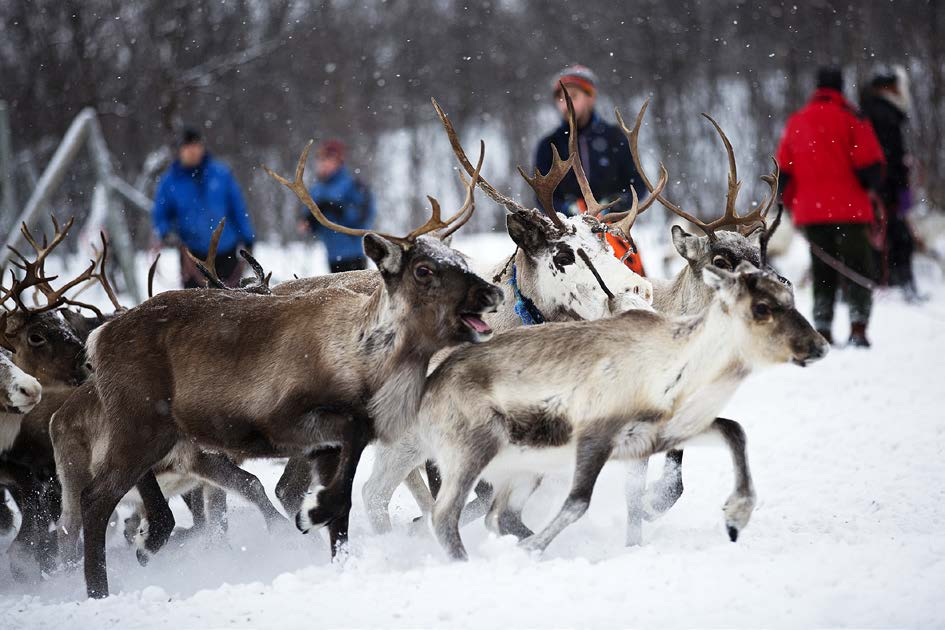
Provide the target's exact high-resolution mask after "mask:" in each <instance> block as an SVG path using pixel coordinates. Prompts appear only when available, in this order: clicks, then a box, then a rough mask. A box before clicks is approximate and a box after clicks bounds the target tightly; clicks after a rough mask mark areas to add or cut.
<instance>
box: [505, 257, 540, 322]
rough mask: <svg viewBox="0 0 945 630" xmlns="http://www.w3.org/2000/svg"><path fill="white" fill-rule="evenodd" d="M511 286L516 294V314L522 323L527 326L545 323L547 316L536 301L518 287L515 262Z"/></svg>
mask: <svg viewBox="0 0 945 630" xmlns="http://www.w3.org/2000/svg"><path fill="white" fill-rule="evenodd" d="M509 286H510V287H512V293H514V294H515V314H516V315H518V318H519V319H520V320H522V324H523V325H525V326H532V325H534V324H544V323H545V316H544V315H542V314H541V311H540V310H538V307H537V306H535V303H534V302H532V301H531V300H530V299H529V298H527V297H525V296H524V295H522V292H521V290H519V288H518V270H517V269H516V268H515V263H512V278H511V279H510V280H509Z"/></svg>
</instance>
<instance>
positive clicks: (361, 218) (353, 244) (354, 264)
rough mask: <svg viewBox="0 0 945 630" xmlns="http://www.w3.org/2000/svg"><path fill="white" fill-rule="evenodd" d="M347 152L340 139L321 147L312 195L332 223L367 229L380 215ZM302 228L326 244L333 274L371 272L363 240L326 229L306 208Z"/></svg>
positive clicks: (300, 224)
mask: <svg viewBox="0 0 945 630" xmlns="http://www.w3.org/2000/svg"><path fill="white" fill-rule="evenodd" d="M345 153H346V147H345V145H344V143H343V142H341V141H340V140H335V139H331V140H326V141H325V142H323V143H322V144H321V145H319V147H318V152H317V153H316V162H315V173H316V175H317V177H318V180H317V181H316V182H315V183H314V184H313V185H312V188H311V189H310V190H309V193H310V194H311V195H312V199H314V200H315V203H317V204H318V207H319V208H320V209H321V211H322V213H324V215H325V216H326V217H327V218H328V219H329V220H331V221H333V222H334V223H338V224H341V225H344V226H346V227H350V228H356V229H362V230H367V229H370V228H371V226H372V225H373V223H374V217H375V215H376V210H375V208H374V198H373V195H372V194H371V191H370V190H368V188H367V186H365V185H364V184H363V183H361V182H360V181H358V180H357V179H355V177H354V175H352V173H351V171H350V170H348V167H347V166H345ZM299 229H300V231H305V232H309V233H311V234H312V235H314V236H315V237H316V238H319V239H321V241H322V243H324V244H325V249H326V250H328V266H329V268H330V269H331V272H332V273H339V272H341V271H354V270H356V269H367V258H366V257H365V256H364V248H363V247H362V245H361V237H359V236H351V235H348V234H341V233H340V232H335V231H334V230H331V229H329V228H326V227H325V226H323V225H322V224H320V223H319V222H318V221H316V220H315V217H313V216H312V214H311V213H310V212H309V211H308V209H306V208H303V209H302V213H301V221H300V223H299Z"/></svg>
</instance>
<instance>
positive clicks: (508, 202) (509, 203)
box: [430, 98, 527, 212]
mask: <svg viewBox="0 0 945 630" xmlns="http://www.w3.org/2000/svg"><path fill="white" fill-rule="evenodd" d="M430 100H431V101H432V102H433V109H435V110H436V115H437V116H439V117H440V122H441V123H443V128H444V129H445V130H446V136H447V137H448V138H449V141H450V146H451V147H452V148H453V154H454V155H456V159H457V160H458V161H459V163H460V165H461V166H462V167H463V169H464V170H465V171H466V174H467V175H469V176H470V177H472V175H473V173H474V172H475V169H474V168H473V165H472V162H470V161H469V158H468V157H466V152H465V151H464V150H463V145H462V144H460V142H459V137H458V136H457V135H456V130H455V129H454V128H453V123H452V122H450V119H449V116H447V115H446V113H445V112H444V111H443V109H442V108H441V107H440V104H439V103H437V102H436V99H435V98H431V99H430ZM479 187H480V188H482V190H483V192H485V193H486V195H488V196H489V198H490V199H492V200H493V201H495V202H496V203H497V204H499V205H501V206H505V207H506V209H508V210H510V211H511V212H515V211H517V210H526V209H527V208H525V206H523V205H522V204H520V203H519V202H517V201H515V200H514V199H512V198H510V197H506V196H505V195H503V194H502V193H500V192H499V191H498V190H496V189H495V186H493V185H492V184H490V183H489V182H488V181H486V180H485V178H483V177H482V176H481V175H480V176H479Z"/></svg>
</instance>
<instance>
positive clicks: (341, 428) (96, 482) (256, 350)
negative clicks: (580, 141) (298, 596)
mask: <svg viewBox="0 0 945 630" xmlns="http://www.w3.org/2000/svg"><path fill="white" fill-rule="evenodd" d="M310 146H311V143H310V144H309V146H308V147H306V149H305V150H304V151H303V153H302V156H301V158H300V160H299V164H298V167H297V169H296V174H295V179H294V181H291V182H290V181H288V180H285V179H283V178H280V177H278V176H275V174H273V175H274V176H275V177H276V178H277V179H278V180H279V181H280V182H282V183H283V184H284V185H286V186H287V187H289V188H290V189H291V190H292V191H293V192H294V193H296V194H297V195H298V196H299V197H300V198H301V199H302V201H303V202H304V203H305V204H306V206H308V208H309V210H310V211H311V212H312V214H313V215H314V216H315V217H316V219H317V220H318V221H319V222H321V223H322V224H323V225H326V226H328V227H330V228H332V229H336V230H341V231H346V232H348V233H355V234H360V235H363V237H364V249H365V253H366V254H367V255H368V256H370V257H371V259H372V260H373V261H374V262H375V263H376V264H377V266H378V268H379V269H380V271H381V274H382V276H383V278H384V284H383V286H381V287H379V288H378V290H377V291H375V292H374V293H373V294H372V295H370V296H366V295H360V294H357V293H354V292H351V291H347V290H344V289H327V290H323V291H313V292H308V293H303V294H297V295H291V296H275V295H272V296H261V295H255V294H252V293H247V292H238V291H227V292H223V291H212V290H202V289H196V290H189V291H169V292H166V293H162V294H160V295H157V296H155V297H154V298H152V299H151V300H148V301H147V302H145V303H143V304H141V305H139V306H137V307H135V308H133V309H131V310H129V311H128V312H127V313H124V314H122V315H121V316H119V317H117V318H115V319H114V320H113V321H111V322H109V323H108V324H106V325H105V326H103V327H101V328H99V329H98V330H96V331H95V332H93V334H92V336H91V337H90V339H89V343H88V354H89V358H90V360H91V363H92V365H93V367H94V369H95V373H96V377H95V389H96V392H97V393H98V396H99V398H100V399H101V403H102V405H103V407H104V414H103V416H102V422H101V423H100V425H101V426H99V427H97V429H98V430H97V431H95V432H92V433H91V435H88V436H87V437H88V438H89V439H91V440H92V441H91V444H90V445H89V452H90V453H91V455H92V457H91V461H90V464H91V478H90V480H89V482H88V484H87V486H86V487H85V488H84V489H83V490H82V491H81V512H82V525H83V532H84V547H85V577H86V586H87V590H88V593H89V596H91V597H103V596H105V595H107V594H108V580H107V574H106V567H105V529H106V527H107V522H108V516H109V514H110V513H111V511H112V510H113V509H114V507H115V505H116V504H117V503H118V501H119V500H120V499H121V498H122V497H123V496H124V494H125V493H126V492H127V491H128V490H129V489H130V488H131V487H132V486H133V485H135V484H136V483H138V482H139V480H142V481H147V480H148V478H149V477H151V478H153V473H151V472H150V471H151V469H152V468H153V467H154V466H155V465H156V464H158V463H159V462H160V461H161V460H162V459H164V458H165V457H167V456H169V455H170V456H176V455H177V454H182V455H189V453H190V452H192V451H193V450H194V448H195V447H200V448H204V449H213V450H214V451H216V452H218V453H221V454H224V453H225V454H229V455H233V456H236V457H247V456H249V457H284V456H287V455H288V456H292V455H313V454H314V453H315V452H317V451H318V449H320V448H324V447H326V446H332V447H334V446H339V445H340V447H341V449H340V457H339V463H338V468H337V474H336V475H335V477H334V479H332V480H331V481H330V482H329V484H328V486H327V487H326V488H324V489H322V490H321V491H319V492H318V493H317V495H316V496H317V498H318V500H319V505H320V510H319V511H318V513H317V514H316V515H315V519H313V520H316V521H317V522H318V524H329V525H330V531H331V534H332V539H333V540H332V542H333V549H335V548H337V545H338V544H339V543H341V542H343V540H344V538H345V536H346V533H347V520H348V513H349V511H350V505H351V496H350V495H351V483H352V481H353V477H354V471H355V469H356V467H357V463H358V460H359V459H360V456H361V452H362V451H363V449H364V447H365V446H366V445H367V444H368V443H369V442H370V441H371V440H373V439H375V438H379V439H381V440H387V441H390V440H393V439H396V437H397V436H398V435H399V434H400V433H402V432H403V430H404V423H405V422H409V421H410V420H412V418H413V414H414V412H415V409H416V406H417V405H418V403H419V397H420V394H421V392H422V388H423V384H424V382H425V378H426V371H427V364H428V362H429V359H430V357H431V356H432V355H433V354H434V353H435V352H436V351H438V350H439V349H441V348H443V347H446V346H449V345H455V344H458V343H463V342H478V341H483V340H485V339H488V338H489V337H490V336H491V334H492V330H491V329H490V328H489V327H488V326H487V325H486V324H485V322H483V320H482V315H483V314H484V313H486V312H488V311H492V310H494V309H495V308H496V306H497V305H498V304H499V303H500V301H501V299H502V293H501V291H499V290H498V289H497V288H495V287H494V286H492V285H491V284H489V283H488V282H486V281H484V280H482V279H481V278H479V277H478V276H476V275H474V274H473V273H472V272H470V270H469V268H468V266H467V263H466V261H465V259H464V258H463V257H462V256H460V255H459V254H458V253H457V252H455V251H453V250H451V249H449V248H448V247H447V246H446V245H444V244H443V242H442V241H441V240H440V239H439V238H437V237H436V236H431V235H430V234H431V233H433V232H437V231H439V232H440V234H439V235H444V234H446V235H448V234H449V233H451V232H452V231H453V230H454V229H455V228H456V227H457V226H458V225H461V224H462V223H464V222H465V221H466V220H468V218H469V216H471V214H472V212H473V210H474V207H475V206H474V204H473V190H474V187H475V181H476V177H473V178H472V181H471V182H470V184H469V186H468V191H467V197H466V203H465V205H464V206H463V207H462V208H461V209H460V210H459V212H457V213H456V214H454V215H453V216H452V217H450V218H449V219H447V220H445V221H444V220H442V219H441V218H440V210H439V204H438V203H437V202H436V201H435V200H432V199H431V203H432V204H433V215H432V217H431V218H430V220H428V221H427V222H426V223H425V224H424V225H423V226H422V227H420V228H417V229H416V230H413V231H411V232H410V233H409V234H407V235H406V236H403V237H400V236H391V235H383V234H378V233H373V232H366V231H356V230H351V229H349V228H345V227H343V226H338V225H336V224H334V223H332V222H331V221H329V220H328V219H327V218H326V217H325V216H324V215H323V214H322V212H321V210H320V209H319V208H318V206H317V205H316V204H315V202H314V201H312V199H311V197H310V196H309V195H308V193H307V191H306V190H305V186H304V183H303V175H304V167H305V160H306V158H307V156H308V150H309V148H310ZM481 159H482V158H481V157H480V164H481ZM222 366H226V369H227V371H228V372H229V373H230V374H232V375H233V378H232V380H231V381H228V380H225V379H221V378H220V377H219V376H218V373H219V372H220V371H221V369H220V368H221V367H222ZM215 367H216V369H214V368H215ZM66 412H67V409H66V408H63V409H61V410H60V412H59V413H58V414H57V418H59V417H62V418H63V420H64V421H67V420H70V419H69V418H66ZM61 438H62V436H58V435H57V434H55V433H54V434H53V442H54V445H55V448H56V449H57V451H58V450H59V449H60V448H66V447H67V444H66V442H68V440H67V439H66V440H62V439H61ZM61 472H62V474H68V471H61Z"/></svg>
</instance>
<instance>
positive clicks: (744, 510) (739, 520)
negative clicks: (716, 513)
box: [722, 494, 755, 542]
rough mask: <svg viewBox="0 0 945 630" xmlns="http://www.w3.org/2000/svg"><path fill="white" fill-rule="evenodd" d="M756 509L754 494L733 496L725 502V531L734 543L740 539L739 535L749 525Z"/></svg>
mask: <svg viewBox="0 0 945 630" xmlns="http://www.w3.org/2000/svg"><path fill="white" fill-rule="evenodd" d="M754 509H755V496H754V494H748V495H736V494H733V495H732V496H730V497H729V498H728V500H727V501H726V502H725V506H724V507H723V508H722V511H723V512H724V513H725V529H726V531H728V537H729V539H731V541H732V542H735V541H736V540H737V539H738V535H739V534H740V533H741V531H742V530H743V529H745V527H746V526H747V525H748V520H749V519H750V518H751V513H752V511H753V510H754Z"/></svg>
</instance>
